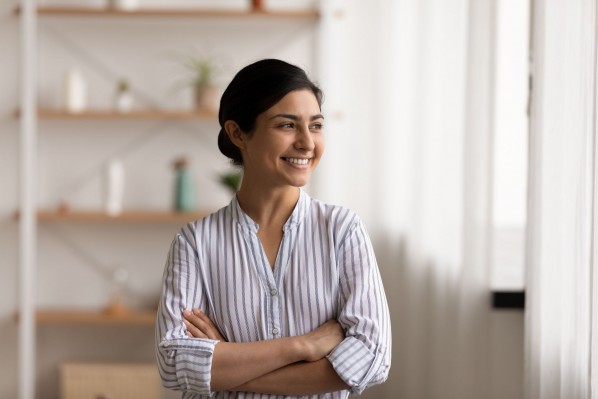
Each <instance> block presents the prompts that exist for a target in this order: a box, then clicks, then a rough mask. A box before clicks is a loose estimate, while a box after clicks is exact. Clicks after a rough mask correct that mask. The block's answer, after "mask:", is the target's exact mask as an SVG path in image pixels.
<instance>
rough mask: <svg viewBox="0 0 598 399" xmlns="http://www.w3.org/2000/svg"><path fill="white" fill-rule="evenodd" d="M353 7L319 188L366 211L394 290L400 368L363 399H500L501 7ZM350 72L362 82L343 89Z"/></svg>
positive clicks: (482, 3) (457, 2)
mask: <svg viewBox="0 0 598 399" xmlns="http://www.w3.org/2000/svg"><path fill="white" fill-rule="evenodd" d="M350 3H351V7H347V10H349V12H347V13H346V14H344V15H343V16H342V17H341V18H340V19H339V20H337V22H336V23H337V24H339V25H340V27H337V28H338V29H339V30H340V32H337V33H338V34H339V36H342V38H343V40H342V41H340V44H339V45H338V46H337V47H336V48H334V49H331V50H330V51H332V52H333V53H332V54H326V55H324V57H325V60H326V63H327V64H326V67H328V68H329V71H334V73H332V72H330V74H329V75H327V83H328V85H326V87H327V88H328V89H330V88H332V89H333V90H332V91H331V90H328V92H327V96H328V97H327V100H326V101H327V103H329V104H330V103H331V104H333V105H332V107H333V109H332V112H329V114H330V113H331V114H332V116H333V118H329V119H327V125H328V127H327V129H328V131H329V132H332V133H331V134H330V135H328V138H327V140H328V150H327V155H326V157H327V158H326V159H325V160H324V163H323V165H322V166H323V171H320V172H323V173H322V175H320V180H319V181H318V184H317V188H318V192H319V193H320V194H321V196H323V197H324V198H325V199H332V200H333V201H339V202H341V203H344V204H347V202H348V200H349V203H348V205H349V206H352V207H354V208H357V209H359V210H360V214H361V215H362V216H363V217H364V218H365V219H366V225H367V226H368V229H369V230H370V233H371V234H372V236H373V241H374V245H375V247H376V250H377V256H378V260H379V263H380V267H381V270H382V273H383V277H384V283H385V288H386V291H387V296H388V299H389V304H390V308H391V314H392V321H393V366H392V369H391V374H390V376H389V381H388V382H387V383H386V384H385V385H383V386H381V387H379V388H377V389H373V390H371V391H370V392H367V391H366V394H365V395H366V397H368V398H401V399H427V398H429V399H435V398H438V399H441V398H442V399H452V398H454V399H482V398H484V399H487V398H491V396H490V395H489V394H488V391H489V389H490V381H489V379H490V370H489V369H490V363H491V362H489V358H488V356H489V354H488V351H489V335H490V334H489V322H490V320H489V317H490V305H489V287H488V274H489V262H490V256H489V255H490V254H489V242H490V231H491V230H490V227H491V226H490V221H491V208H490V205H491V204H490V202H491V198H492V196H491V184H492V181H491V175H492V173H491V161H492V159H491V145H492V143H491V141H492V109H493V104H492V101H491V98H492V94H493V93H492V82H493V76H492V73H493V70H492V49H493V40H494V38H493V31H494V5H493V4H494V1H491V0H451V1H446V0H395V1H376V2H361V3H363V4H361V5H357V4H356V3H357V2H356V1H352V2H350ZM339 7H342V6H340V2H339ZM359 7H363V9H362V11H361V12H359V11H358V10H359ZM366 8H367V9H366ZM372 8H375V9H376V11H377V13H375V15H374V16H372V14H371V9H372ZM351 11H352V12H351ZM356 14H358V15H356ZM343 26H345V28H346V30H345V31H343ZM352 29H353V30H358V32H354V31H353V30H352ZM332 30H333V29H332ZM331 34H334V32H332V33H331ZM347 37H348V38H347ZM349 51H350V52H351V54H353V56H355V55H356V57H355V58H349V57H350V56H348V55H347V54H349ZM343 57H346V58H343ZM349 62H351V63H352V69H353V70H357V71H360V68H361V72H362V73H357V74H355V75H354V76H351V77H348V79H347V77H345V76H343V65H344V64H346V63H349ZM342 79H346V80H342ZM341 81H342V82H343V83H344V84H342V83H339V82H341ZM338 104H342V106H340V107H339V108H340V109H341V111H339V112H335V109H334V108H335V107H336V106H338ZM320 172H319V173H320ZM364 210H365V212H364Z"/></svg>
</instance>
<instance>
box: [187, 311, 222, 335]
mask: <svg viewBox="0 0 598 399" xmlns="http://www.w3.org/2000/svg"><path fill="white" fill-rule="evenodd" d="M193 314H194V315H196V316H197V317H199V318H200V319H201V320H202V321H203V322H204V323H206V325H208V327H209V328H210V329H211V331H210V332H211V333H212V335H211V336H210V338H211V339H217V340H220V341H224V340H225V339H224V337H223V336H222V334H220V330H219V329H218V327H216V325H215V324H214V322H212V320H211V319H210V318H209V317H208V316H207V315H206V314H205V313H204V312H202V311H201V310H200V309H198V308H195V309H193Z"/></svg>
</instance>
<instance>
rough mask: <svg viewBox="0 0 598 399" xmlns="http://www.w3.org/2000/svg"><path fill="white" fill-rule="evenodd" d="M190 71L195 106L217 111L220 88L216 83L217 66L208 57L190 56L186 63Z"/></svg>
mask: <svg viewBox="0 0 598 399" xmlns="http://www.w3.org/2000/svg"><path fill="white" fill-rule="evenodd" d="M185 66H186V67H187V69H188V71H189V73H190V83H191V87H192V89H193V98H194V102H195V108H196V109H198V110H201V111H212V112H213V111H217V110H218V105H219V92H218V91H219V90H218V86H217V85H216V83H215V75H216V73H217V67H216V65H215V63H214V61H213V60H212V59H210V58H207V57H189V58H188V60H187V62H186V63H185Z"/></svg>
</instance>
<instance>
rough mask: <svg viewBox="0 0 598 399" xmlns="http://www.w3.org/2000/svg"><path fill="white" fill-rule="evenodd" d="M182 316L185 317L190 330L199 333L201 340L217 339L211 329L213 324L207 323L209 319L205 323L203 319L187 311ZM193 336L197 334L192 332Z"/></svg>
mask: <svg viewBox="0 0 598 399" xmlns="http://www.w3.org/2000/svg"><path fill="white" fill-rule="evenodd" d="M183 316H184V317H185V320H186V321H187V322H189V325H190V328H192V329H193V331H195V330H197V331H199V332H200V333H201V338H210V339H218V338H217V335H216V333H215V332H214V328H213V327H212V326H213V324H211V322H209V323H208V321H209V319H208V321H206V320H205V318H201V317H199V316H197V315H196V314H194V313H192V312H189V311H184V312H183ZM194 335H197V334H196V333H195V332H194Z"/></svg>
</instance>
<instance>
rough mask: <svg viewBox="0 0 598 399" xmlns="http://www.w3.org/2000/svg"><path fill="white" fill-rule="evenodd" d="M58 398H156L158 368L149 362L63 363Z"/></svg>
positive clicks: (158, 386)
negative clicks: (59, 395)
mask: <svg viewBox="0 0 598 399" xmlns="http://www.w3.org/2000/svg"><path fill="white" fill-rule="evenodd" d="M60 379H61V382H60V384H61V397H62V399H136V398H143V399H159V398H160V391H161V390H160V383H159V381H158V370H157V369H156V365H155V364H153V363H136V364H129V363H64V364H62V365H61V367H60Z"/></svg>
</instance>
